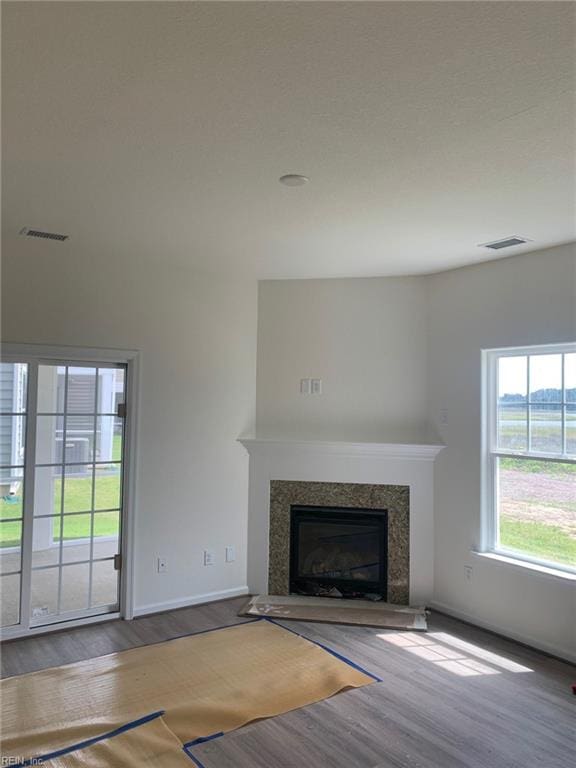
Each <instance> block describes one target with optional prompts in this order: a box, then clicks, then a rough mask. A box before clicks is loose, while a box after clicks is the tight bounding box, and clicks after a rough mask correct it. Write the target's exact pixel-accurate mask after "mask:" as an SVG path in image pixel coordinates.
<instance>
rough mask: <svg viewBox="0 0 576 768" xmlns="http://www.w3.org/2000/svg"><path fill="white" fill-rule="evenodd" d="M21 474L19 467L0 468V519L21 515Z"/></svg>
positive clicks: (22, 487) (22, 488)
mask: <svg viewBox="0 0 576 768" xmlns="http://www.w3.org/2000/svg"><path fill="white" fill-rule="evenodd" d="M23 474H24V470H23V469H22V468H21V467H19V468H12V467H10V468H5V469H0V520H7V519H10V518H13V517H22V504H23V500H24V499H23V490H24V486H23V482H22V480H23Z"/></svg>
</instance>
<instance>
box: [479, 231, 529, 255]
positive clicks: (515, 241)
mask: <svg viewBox="0 0 576 768" xmlns="http://www.w3.org/2000/svg"><path fill="white" fill-rule="evenodd" d="M529 242H530V240H528V239H527V238H526V237H518V235H511V236H510V237H505V238H504V239H503V240H494V242H492V243H480V245H479V246H478V247H479V248H490V249H491V250H493V251H499V250H500V249H501V248H511V247H512V246H513V245H522V244H523V243H529Z"/></svg>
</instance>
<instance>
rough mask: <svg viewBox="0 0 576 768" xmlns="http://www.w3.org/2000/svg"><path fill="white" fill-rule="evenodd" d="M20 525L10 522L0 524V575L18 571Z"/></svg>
mask: <svg viewBox="0 0 576 768" xmlns="http://www.w3.org/2000/svg"><path fill="white" fill-rule="evenodd" d="M21 545H22V523H21V522H20V521H18V522H16V521H15V520H10V521H9V522H3V523H0V573H11V572H13V571H19V570H20V556H21Z"/></svg>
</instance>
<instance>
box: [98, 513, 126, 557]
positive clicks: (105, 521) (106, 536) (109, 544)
mask: <svg viewBox="0 0 576 768" xmlns="http://www.w3.org/2000/svg"><path fill="white" fill-rule="evenodd" d="M119 529H120V513H119V512H98V513H97V514H95V515H94V557H95V558H103V557H113V556H114V555H115V554H116V553H117V552H119V549H118V533H119Z"/></svg>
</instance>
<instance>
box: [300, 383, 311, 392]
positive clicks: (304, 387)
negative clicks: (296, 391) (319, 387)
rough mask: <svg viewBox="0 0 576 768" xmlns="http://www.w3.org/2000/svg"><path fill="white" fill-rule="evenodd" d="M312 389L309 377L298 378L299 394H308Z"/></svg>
mask: <svg viewBox="0 0 576 768" xmlns="http://www.w3.org/2000/svg"><path fill="white" fill-rule="evenodd" d="M311 391H312V382H311V379H300V394H301V395H309V394H310V392H311Z"/></svg>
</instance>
